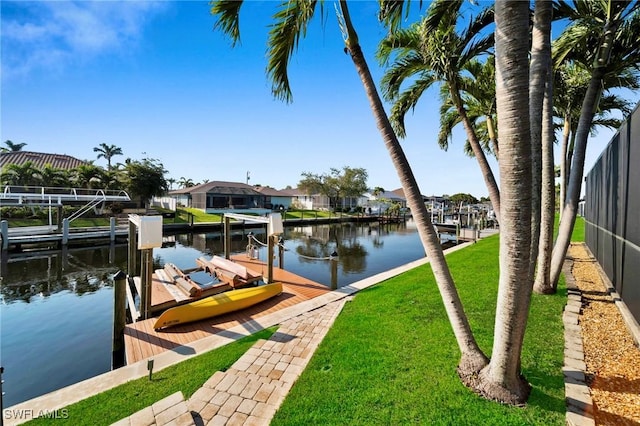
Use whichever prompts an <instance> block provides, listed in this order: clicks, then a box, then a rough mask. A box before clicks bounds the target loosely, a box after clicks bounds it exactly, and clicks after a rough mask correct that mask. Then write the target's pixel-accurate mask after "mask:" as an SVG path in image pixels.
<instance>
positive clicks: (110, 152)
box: [93, 143, 122, 170]
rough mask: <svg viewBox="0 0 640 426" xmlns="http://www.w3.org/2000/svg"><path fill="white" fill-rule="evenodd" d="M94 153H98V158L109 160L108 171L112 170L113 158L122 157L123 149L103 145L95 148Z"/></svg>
mask: <svg viewBox="0 0 640 426" xmlns="http://www.w3.org/2000/svg"><path fill="white" fill-rule="evenodd" d="M93 152H98V153H99V154H98V158H99V159H100V158H105V159H106V160H107V170H111V158H113V157H114V156H116V155H122V148H120V147H117V146H115V145H107V144H106V143H101V144H100V145H99V146H96V147H94V148H93Z"/></svg>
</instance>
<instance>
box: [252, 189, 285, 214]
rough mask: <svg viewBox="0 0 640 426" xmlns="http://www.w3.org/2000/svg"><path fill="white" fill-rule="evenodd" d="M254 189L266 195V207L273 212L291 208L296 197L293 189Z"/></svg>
mask: <svg viewBox="0 0 640 426" xmlns="http://www.w3.org/2000/svg"><path fill="white" fill-rule="evenodd" d="M254 189H255V190H256V191H258V192H259V193H261V194H262V195H264V197H265V198H264V202H265V207H266V208H270V209H273V210H280V209H285V210H286V209H288V208H289V207H291V203H292V201H293V198H294V196H293V195H292V192H293V191H294V190H292V189H281V190H280V189H274V188H271V187H269V186H260V185H258V186H255V187H254Z"/></svg>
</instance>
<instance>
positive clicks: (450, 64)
mask: <svg viewBox="0 0 640 426" xmlns="http://www.w3.org/2000/svg"><path fill="white" fill-rule="evenodd" d="M463 3H464V2H463V1H462V0H457V1H434V2H432V3H431V5H430V7H429V9H428V11H427V15H426V16H425V18H424V19H423V20H422V22H420V23H418V24H415V25H412V26H411V27H409V28H408V29H404V30H399V31H394V32H391V33H390V34H389V35H388V36H387V37H386V38H385V39H384V40H383V41H382V42H381V43H380V48H379V50H378V57H379V59H380V61H381V62H382V63H388V62H390V60H391V59H392V58H393V62H392V63H391V65H390V68H389V70H388V71H387V72H386V73H385V75H384V77H383V80H382V82H383V83H382V84H383V91H384V93H385V97H386V98H387V99H388V100H392V101H395V103H394V105H393V107H392V109H391V118H392V121H393V122H395V123H398V124H397V125H396V126H395V127H396V129H400V130H402V129H403V128H404V125H403V121H404V116H405V114H406V113H407V112H408V111H409V109H411V108H413V107H415V105H416V104H417V102H418V100H419V98H420V97H421V96H422V94H423V93H424V92H425V91H426V90H427V89H429V88H430V87H432V86H433V85H434V84H436V83H442V84H446V85H447V87H448V88H449V96H450V98H451V103H452V104H453V105H454V106H455V109H456V111H457V113H458V115H459V117H460V122H461V123H462V125H463V127H464V129H465V132H466V135H467V140H468V141H469V143H470V145H471V148H472V150H473V154H474V156H475V157H476V160H477V161H478V165H479V167H480V170H481V172H482V175H483V177H484V180H485V184H486V185H487V189H488V191H489V195H490V197H491V202H492V204H493V209H494V211H495V212H496V217H497V218H498V221H499V220H500V191H499V189H498V184H497V183H496V180H495V177H494V174H493V171H492V170H491V166H490V165H489V163H488V161H487V158H486V155H485V153H484V151H483V150H482V145H481V144H480V141H479V139H478V136H477V135H476V132H475V129H474V126H473V121H472V119H471V117H470V116H469V114H468V111H467V109H466V107H465V104H464V99H463V94H462V88H461V84H462V82H461V80H462V79H461V75H462V72H463V71H464V69H465V67H466V66H467V64H468V63H469V62H471V61H473V60H475V59H476V58H477V57H478V56H479V55H481V54H484V53H486V52H488V51H489V49H490V48H491V47H492V46H493V33H488V34H485V33H486V28H487V26H488V25H489V24H491V23H492V22H493V10H492V8H485V9H483V10H482V11H481V12H480V13H479V14H478V15H476V16H475V17H474V18H473V19H472V20H471V22H470V23H469V25H468V26H466V27H465V28H463V29H462V30H461V31H460V32H458V28H459V25H458V23H459V20H460V18H461V16H462V15H461V12H460V9H461V7H462V5H463ZM408 80H411V81H412V82H411V84H410V85H409V87H408V88H407V89H406V90H405V91H403V92H401V87H402V85H403V83H405V82H407V81H408ZM400 134H402V131H401V132H400Z"/></svg>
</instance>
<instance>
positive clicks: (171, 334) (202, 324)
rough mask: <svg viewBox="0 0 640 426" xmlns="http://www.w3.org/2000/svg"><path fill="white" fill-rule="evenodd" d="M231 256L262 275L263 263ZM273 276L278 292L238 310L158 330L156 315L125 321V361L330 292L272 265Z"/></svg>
mask: <svg viewBox="0 0 640 426" xmlns="http://www.w3.org/2000/svg"><path fill="white" fill-rule="evenodd" d="M232 259H233V260H234V261H235V262H238V263H239V264H241V265H243V266H246V267H247V268H250V269H252V270H254V271H257V272H263V273H264V274H266V270H267V266H266V265H265V264H264V262H260V261H259V260H253V259H249V258H247V257H246V256H245V255H244V254H242V255H237V256H234V257H233V258H232ZM273 275H274V277H273V280H272V281H280V282H282V287H283V290H282V294H280V295H279V296H277V297H274V298H272V299H269V300H266V301H264V302H262V303H259V304H257V305H254V306H252V307H250V308H247V309H244V310H242V311H238V312H233V313H229V314H225V315H221V316H219V317H214V318H209V319H206V320H202V321H198V322H193V323H190V324H184V325H180V326H176V327H170V328H168V329H166V330H159V331H156V330H154V329H153V325H154V323H155V321H156V318H149V319H146V320H143V321H138V322H136V323H133V324H127V325H126V326H125V329H124V342H125V351H126V362H127V364H132V363H134V362H137V361H140V360H143V359H146V358H149V357H152V356H154V355H157V354H159V353H161V352H164V351H168V350H171V349H174V348H176V347H178V346H182V345H187V344H189V343H192V342H194V341H196V340H200V339H202V338H205V337H207V336H211V335H213V334H216V333H219V332H221V331H223V330H226V329H229V328H231V327H235V326H237V325H240V324H243V323H247V322H251V321H252V320H253V319H254V318H259V317H261V316H264V315H267V314H270V313H272V312H276V311H279V310H281V309H284V308H287V307H289V306H293V305H296V304H298V303H300V302H304V301H305V300H309V299H312V298H314V297H317V296H320V295H322V294H325V293H327V292H329V291H331V289H330V288H329V287H327V286H325V285H322V284H319V283H316V282H314V281H311V280H308V279H306V278H304V277H301V276H299V275H295V274H293V273H291V272H288V271H285V270H282V269H280V268H276V267H274V268H273ZM154 290H155V287H154Z"/></svg>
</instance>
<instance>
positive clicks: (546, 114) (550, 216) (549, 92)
mask: <svg viewBox="0 0 640 426" xmlns="http://www.w3.org/2000/svg"><path fill="white" fill-rule="evenodd" d="M552 103H553V79H552V78H551V73H549V75H548V77H547V85H546V88H545V97H544V106H543V112H542V194H541V196H542V199H541V217H540V243H539V244H540V245H539V249H538V267H537V270H536V279H535V282H534V284H533V290H534V291H535V292H536V293H541V294H549V293H555V290H556V289H555V287H553V286H552V285H551V282H550V279H549V277H550V270H551V250H552V249H553V222H554V220H555V211H556V208H555V207H556V203H555V195H556V189H555V184H554V183H555V169H554V164H553V142H554V139H555V135H554V129H553V105H552Z"/></svg>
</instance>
